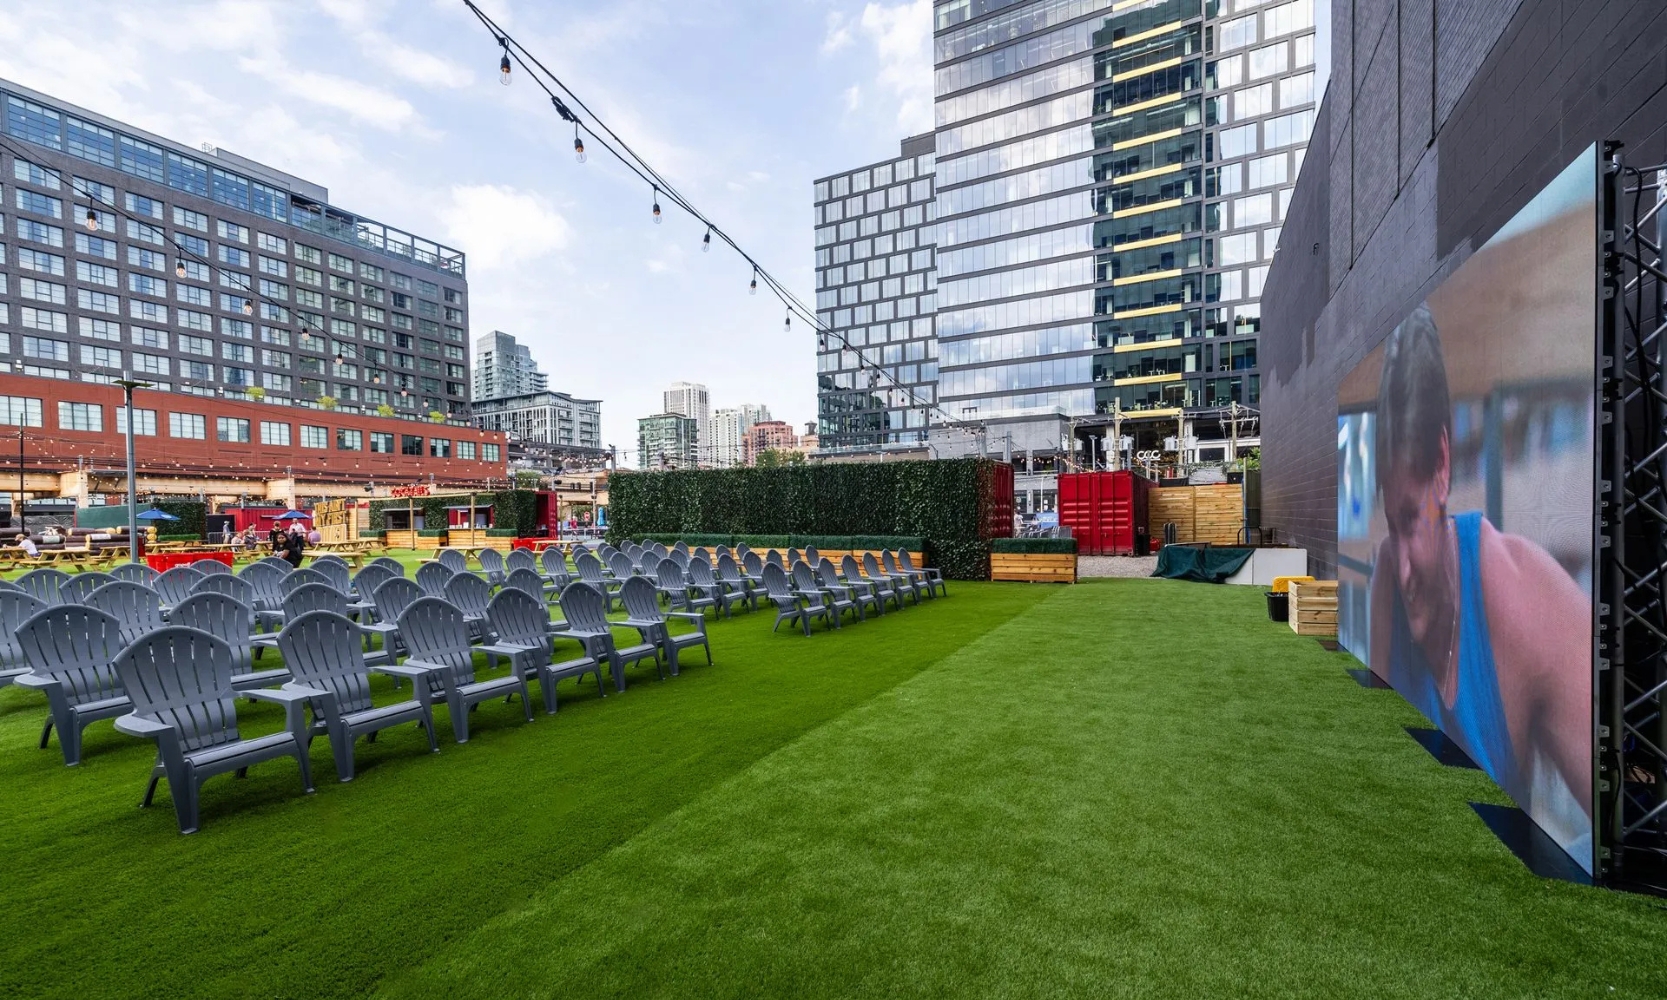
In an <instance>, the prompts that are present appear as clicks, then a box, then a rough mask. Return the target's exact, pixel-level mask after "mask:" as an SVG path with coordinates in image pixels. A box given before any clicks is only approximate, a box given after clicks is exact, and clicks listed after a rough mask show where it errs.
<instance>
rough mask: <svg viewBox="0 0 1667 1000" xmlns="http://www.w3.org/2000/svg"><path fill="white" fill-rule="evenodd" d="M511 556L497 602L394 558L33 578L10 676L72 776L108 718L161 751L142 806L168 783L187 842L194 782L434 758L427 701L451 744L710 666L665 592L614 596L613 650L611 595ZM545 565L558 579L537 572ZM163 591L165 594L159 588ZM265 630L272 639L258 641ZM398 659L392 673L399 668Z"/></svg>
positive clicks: (8, 600)
mask: <svg viewBox="0 0 1667 1000" xmlns="http://www.w3.org/2000/svg"><path fill="white" fill-rule="evenodd" d="M517 555H519V556H524V558H512V559H510V560H504V565H503V572H502V581H501V586H500V587H499V589H498V592H497V593H496V594H495V595H493V594H491V593H490V591H491V584H490V582H489V581H488V580H487V579H483V578H481V577H479V576H476V575H474V574H472V573H468V572H467V571H464V572H450V567H449V566H445V564H444V563H434V564H426V565H425V566H424V568H423V569H424V570H427V569H428V568H429V566H444V567H445V569H446V570H447V573H446V578H445V579H444V580H443V581H439V582H436V581H435V577H436V574H433V573H429V574H427V577H428V579H427V580H426V581H425V582H426V583H427V584H428V585H429V586H430V587H434V586H437V587H438V588H439V590H440V591H441V593H439V594H433V593H427V592H425V591H426V588H425V587H424V585H423V584H421V583H419V582H418V581H416V580H411V579H407V578H406V577H405V576H404V575H403V574H404V571H403V568H402V567H401V566H400V565H399V564H398V563H397V562H395V561H394V560H391V559H389V560H377V561H373V562H372V563H371V564H369V565H367V566H366V567H365V568H364V569H362V570H360V571H359V573H358V574H357V575H349V574H348V573H347V572H346V570H347V567H346V564H345V563H342V564H341V565H340V567H339V569H340V572H339V573H338V572H337V567H336V566H335V565H334V564H333V563H332V562H326V561H324V560H320V561H319V563H315V565H314V567H313V568H311V569H309V570H291V569H290V567H289V566H288V564H287V563H284V564H282V567H281V568H280V567H279V566H276V565H273V563H274V562H281V561H277V560H272V561H262V562H261V563H257V564H254V565H252V566H249V567H246V568H245V569H244V570H243V572H242V573H240V574H237V575H233V574H230V573H227V572H221V571H218V570H208V571H206V572H204V571H203V570H200V569H197V568H196V566H195V565H192V566H185V567H176V569H174V570H169V571H168V572H167V573H160V574H157V573H154V571H149V570H148V567H141V566H134V567H132V568H131V570H130V572H128V573H125V574H120V575H118V574H111V575H110V578H109V579H108V580H100V581H98V583H97V585H96V586H90V589H89V585H86V584H74V585H72V581H73V580H74V578H71V577H69V576H68V575H67V574H59V576H58V577H47V578H40V577H37V578H34V579H32V580H30V581H29V584H30V586H28V587H25V586H22V584H23V582H24V581H23V580H20V581H19V585H18V586H12V585H7V586H4V587H0V633H4V635H3V640H4V641H0V663H3V664H4V665H5V667H4V669H5V670H6V673H5V674H4V675H3V677H4V680H5V681H10V682H13V683H17V684H19V685H20V686H24V687H29V688H31V689H35V690H39V691H41V692H42V693H43V694H44V695H45V696H46V698H47V700H48V704H49V710H50V711H49V718H48V721H47V723H46V727H45V729H44V731H43V733H42V739H41V745H42V747H43V748H45V747H46V746H47V743H48V741H49V739H50V736H51V733H52V731H53V729H57V731H58V733H59V742H60V746H61V748H62V750H63V754H64V759H65V763H66V764H70V765H74V764H77V763H79V762H80V760H81V742H82V733H83V731H84V730H85V729H86V727H87V726H88V725H90V724H91V723H93V722H96V721H99V720H102V719H112V718H113V719H116V720H117V728H118V729H119V730H120V731H122V732H124V733H128V734H129V735H134V736H139V737H142V738H148V739H153V740H155V741H156V743H157V761H156V765H155V767H154V768H153V770H152V774H151V778H150V783H149V785H148V786H147V788H146V792H145V795H144V799H143V802H142V804H143V805H147V806H148V805H149V804H150V802H151V800H152V797H153V795H154V793H155V789H156V785H157V783H158V782H159V781H160V780H162V779H163V778H166V779H167V780H168V783H169V789H170V793H171V795H172V797H173V800H174V805H175V810H176V813H177V816H178V820H179V826H180V829H181V831H182V832H185V833H190V832H193V831H194V830H195V829H196V828H197V822H198V819H197V814H198V796H199V791H200V789H201V787H202V783H203V782H204V781H205V780H206V779H208V778H210V777H213V776H215V775H218V774H224V773H227V772H230V771H237V772H239V773H242V772H243V771H244V770H246V769H247V768H248V767H250V766H252V765H255V764H259V763H262V762H265V761H267V760H271V759H274V758H278V757H284V756H294V757H296V759H297V760H298V762H299V764H300V768H301V773H302V784H303V786H304V787H305V789H306V790H307V791H309V792H310V791H311V790H312V781H311V774H310V770H309V766H308V761H307V755H306V748H307V746H308V745H309V744H310V743H311V741H312V740H313V739H314V738H316V737H317V736H320V735H322V736H326V737H327V738H328V739H329V740H330V743H331V749H332V754H333V757H334V760H335V764H336V769H337V775H338V777H339V778H340V779H341V780H342V781H349V780H351V779H352V777H353V775H354V759H353V746H354V743H355V741H356V740H357V738H358V737H359V736H368V737H369V738H371V739H373V740H374V738H375V733H376V732H378V731H379V730H381V729H384V728H387V727H388V726H391V725H397V724H400V723H403V722H416V723H418V724H420V725H422V726H423V727H424V729H425V730H426V731H427V733H428V736H429V745H430V749H431V750H435V749H437V748H438V743H437V741H436V739H435V732H434V720H433V713H432V706H433V704H434V703H435V702H442V703H444V704H445V705H446V706H447V707H448V709H449V716H450V719H451V721H452V727H453V734H454V736H455V738H456V739H457V741H458V742H459V743H462V742H466V741H467V740H468V737H469V713H470V711H471V709H473V707H474V706H476V705H478V704H480V703H482V702H486V701H490V700H492V699H494V698H498V697H505V696H507V697H512V698H513V697H519V698H520V699H521V701H522V705H523V710H524V712H525V715H526V718H527V719H528V720H530V719H531V718H532V708H531V704H530V695H529V684H530V683H532V682H537V683H538V684H539V687H540V689H541V692H542V694H543V701H544V707H545V711H546V712H548V713H553V712H555V711H556V710H557V696H556V686H557V684H558V682H559V681H561V680H564V679H567V678H572V677H580V678H582V677H584V676H587V675H588V676H592V677H593V678H594V679H595V681H596V683H597V686H598V689H599V691H600V690H601V688H602V683H603V682H602V670H603V665H604V664H606V665H607V667H608V669H609V670H610V671H611V672H612V673H613V675H614V683H615V688H616V690H619V691H623V690H624V688H625V669H626V667H628V666H630V665H631V664H633V663H637V662H641V661H643V660H650V659H651V660H653V661H654V663H655V668H656V672H657V674H659V676H661V677H663V676H664V672H663V670H662V664H661V658H662V655H663V656H664V658H665V660H666V664H667V665H668V666H669V669H670V671H671V673H672V674H673V675H676V674H677V673H678V670H679V654H680V653H681V652H683V651H685V650H687V649H689V648H691V647H693V646H695V645H700V646H702V647H703V648H704V651H705V654H706V659H707V661H708V662H711V646H710V643H709V641H708V640H707V637H706V629H705V619H704V617H703V616H702V615H701V614H699V613H698V612H689V611H684V612H678V611H675V610H673V611H670V612H667V611H663V610H661V608H660V606H659V591H658V590H657V588H656V586H655V585H654V584H653V583H651V582H650V581H648V580H647V579H642V578H638V579H633V580H630V581H626V585H625V586H623V587H622V588H621V600H622V601H623V602H624V603H625V605H626V608H627V612H628V615H629V617H628V618H627V620H626V621H625V622H623V623H620V624H622V625H624V626H625V627H628V628H632V629H635V630H636V631H637V633H638V635H639V637H640V640H641V641H640V642H638V643H635V644H630V645H622V644H620V643H618V642H616V640H615V637H614V634H613V623H610V622H609V620H608V618H607V614H608V611H609V609H610V602H609V600H608V598H607V596H606V594H607V592H606V590H603V589H598V588H593V587H591V586H589V585H587V584H585V583H583V582H573V581H571V580H569V579H568V578H567V577H568V575H567V572H566V562H565V559H564V558H562V557H561V554H560V553H559V552H555V553H554V556H555V558H554V559H552V558H550V555H551V553H549V552H547V553H545V558H544V559H542V560H536V559H535V558H534V557H533V556H532V554H531V553H512V557H513V556H517ZM446 562H447V563H450V562H453V560H450V559H447V560H446ZM320 563H322V564H323V565H322V566H321V565H320ZM487 563H488V567H490V565H491V564H492V563H493V560H492V559H491V558H490V557H489V558H488V559H487ZM540 563H542V566H543V568H545V569H547V570H553V572H548V573H545V574H540V573H539V572H537V569H536V568H535V567H538V566H539V565H540ZM552 564H554V565H552ZM214 565H216V566H218V565H220V564H218V563H216V564H214ZM123 568H124V569H127V567H123ZM181 569H183V570H187V571H189V572H186V573H180V572H178V571H179V570H181ZM141 571H143V572H141ZM489 572H490V569H489ZM170 574H175V575H173V576H171V577H170ZM83 575H86V574H83ZM101 575H102V574H101ZM418 576H419V577H422V576H424V573H423V571H419V574H418ZM164 578H168V580H167V584H166V593H164V588H163V587H162V586H159V584H162V583H163V580H164ZM186 584H189V586H186ZM557 587H560V588H561V589H560V590H559V591H557V593H559V598H558V602H559V604H560V607H561V609H562V610H563V612H564V616H565V620H563V621H553V620H552V619H551V617H550V608H549V596H550V594H551V593H552V591H553V588H557ZM37 594H38V595H41V596H36V595H37ZM42 596H49V597H52V598H54V600H53V602H52V603H48V602H47V601H46V600H43V599H42ZM352 615H360V616H361V617H362V618H363V621H360V622H355V621H353V620H352V618H351V617H350V616H352ZM674 618H686V619H690V620H693V622H694V624H695V628H694V631H692V632H684V633H673V632H672V631H671V630H670V628H669V627H668V623H669V621H670V620H672V619H674ZM262 624H266V625H270V626H274V627H277V626H281V630H279V631H277V632H275V633H272V632H269V633H266V634H262V633H260V632H258V631H257V629H258V628H260V627H261V625H262ZM375 635H379V636H380V637H381V638H382V648H381V649H380V650H374V651H373V650H371V649H370V648H369V647H370V643H369V642H368V637H369V636H375ZM558 640H572V641H574V642H576V643H577V644H578V645H579V647H580V654H581V655H579V656H578V657H576V658H574V659H569V660H565V661H562V662H555V659H556V653H555V648H554V647H555V644H556V642H557V641H558ZM271 647H275V648H277V649H278V650H279V652H280V653H281V655H282V657H283V663H284V666H283V667H282V668H279V669H273V670H257V669H255V664H254V658H255V657H256V656H258V655H259V652H260V651H261V650H262V649H263V648H271ZM476 651H479V652H482V653H484V654H486V656H487V657H488V658H489V660H490V661H491V662H492V663H496V662H497V661H498V660H499V659H500V658H502V659H504V660H506V661H507V662H508V663H509V665H510V667H511V669H510V671H509V674H508V676H505V677H498V678H491V679H478V678H477V676H476V669H475V665H474V653H475V652H476ZM399 656H404V657H405V659H404V662H403V663H398V662H396V660H397V658H398V657H399ZM371 673H383V674H385V675H388V676H391V677H393V678H395V680H396V684H397V683H399V682H400V681H408V682H410V683H411V686H412V697H411V698H410V699H408V700H405V701H402V702H399V703H397V704H394V705H384V706H377V705H374V704H373V703H372V702H371V700H370V687H369V676H370V674H371ZM0 682H3V681H0ZM240 697H241V698H247V699H250V700H254V701H266V702H272V703H277V704H282V705H283V706H284V707H285V712H286V726H285V729H284V730H283V731H282V732H279V733H275V734H272V735H271V736H265V737H258V738H252V739H244V738H243V737H242V736H241V735H240V733H239V730H238V727H237V718H236V711H235V704H236V699H237V698H240ZM309 715H310V721H309Z"/></svg>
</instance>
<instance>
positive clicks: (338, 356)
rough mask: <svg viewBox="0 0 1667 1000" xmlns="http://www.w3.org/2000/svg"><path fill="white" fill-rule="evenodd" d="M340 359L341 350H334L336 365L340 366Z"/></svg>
mask: <svg viewBox="0 0 1667 1000" xmlns="http://www.w3.org/2000/svg"><path fill="white" fill-rule="evenodd" d="M342 360H343V359H342V352H340V351H337V352H336V366H337V367H340V366H341V363H342Z"/></svg>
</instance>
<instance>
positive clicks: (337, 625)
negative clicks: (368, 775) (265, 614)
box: [278, 611, 440, 781]
mask: <svg viewBox="0 0 1667 1000" xmlns="http://www.w3.org/2000/svg"><path fill="white" fill-rule="evenodd" d="M278 650H279V652H281V653H282V654H283V657H284V663H286V664H288V665H289V668H290V670H291V672H293V673H294V675H295V684H297V685H300V686H302V687H304V688H309V689H311V690H314V691H318V692H322V693H321V694H319V695H317V696H315V697H312V698H309V699H308V700H307V704H308V705H309V706H310V707H311V708H312V717H313V718H312V725H311V726H310V727H309V728H308V740H309V741H310V740H311V739H312V738H313V737H314V736H316V735H318V734H319V733H323V734H324V735H326V736H327V737H328V738H329V740H330V753H331V755H332V756H333V757H334V758H335V762H336V777H337V778H339V779H340V780H342V781H352V780H353V776H354V772H355V761H354V755H353V744H354V743H355V742H356V741H357V740H358V739H359V737H361V736H368V737H370V742H373V743H374V742H375V741H376V734H377V733H379V732H381V731H382V730H384V729H387V728H389V727H390V726H397V725H399V724H400V723H402V722H415V723H416V724H417V725H419V726H421V727H423V730H424V731H425V732H427V733H428V749H429V752H430V753H439V752H440V743H439V740H438V739H436V738H435V734H434V711H433V709H432V707H431V704H432V697H431V693H430V692H431V690H432V689H431V688H430V686H429V684H428V673H429V672H428V671H427V670H424V669H422V668H420V667H406V666H395V665H394V664H390V663H384V664H379V665H373V664H370V663H367V662H365V654H364V650H363V649H362V648H361V647H360V645H359V627H358V626H357V625H355V624H354V623H353V622H352V621H351V620H349V619H348V618H347V617H346V616H344V615H338V614H335V613H333V612H329V611H309V612H307V613H306V614H304V615H298V616H296V617H294V618H291V619H290V620H289V621H288V622H286V623H285V624H284V630H283V631H282V632H280V633H279V634H278ZM372 673H380V674H386V675H388V676H390V677H395V678H401V679H404V680H409V681H411V689H412V692H413V693H414V694H415V697H414V698H412V699H410V700H408V701H401V702H397V703H395V704H392V705H382V706H378V705H376V704H375V703H374V702H373V701H372V700H371V693H370V675H371V674H372Z"/></svg>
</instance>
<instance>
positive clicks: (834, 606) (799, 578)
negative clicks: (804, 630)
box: [793, 559, 857, 628]
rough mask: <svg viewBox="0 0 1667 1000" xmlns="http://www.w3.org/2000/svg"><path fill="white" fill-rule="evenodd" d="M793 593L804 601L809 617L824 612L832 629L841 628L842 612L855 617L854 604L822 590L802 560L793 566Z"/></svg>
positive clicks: (814, 574) (808, 565) (814, 573)
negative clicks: (847, 612) (831, 624)
mask: <svg viewBox="0 0 1667 1000" xmlns="http://www.w3.org/2000/svg"><path fill="white" fill-rule="evenodd" d="M793 592H794V593H796V594H799V595H800V596H802V597H803V598H804V599H805V609H806V611H807V612H809V614H810V615H811V617H817V615H818V612H826V615H825V617H827V619H828V621H830V622H831V623H833V627H834V628H842V627H843V626H842V624H841V622H840V619H841V618H842V617H844V612H846V611H849V612H851V617H853V618H855V617H856V616H857V605H856V602H854V601H851V600H848V599H842V598H840V597H839V596H838V595H836V594H832V593H829V592H828V591H827V590H826V589H824V588H823V587H822V584H821V582H820V581H818V580H817V579H816V572H815V571H814V570H812V569H811V568H810V564H809V563H807V562H805V561H804V560H803V559H801V560H799V561H798V562H796V563H794V564H793Z"/></svg>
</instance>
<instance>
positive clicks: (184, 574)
mask: <svg viewBox="0 0 1667 1000" xmlns="http://www.w3.org/2000/svg"><path fill="white" fill-rule="evenodd" d="M202 578H203V571H202V570H200V569H198V568H197V567H195V566H192V565H191V564H189V563H187V564H185V565H184V566H175V567H174V568H173V569H171V570H169V571H168V572H166V573H163V574H162V575H161V576H159V577H157V578H156V582H155V583H153V584H151V589H152V590H155V591H156V592H157V593H158V594H160V595H161V596H162V603H164V604H167V605H169V606H172V605H175V604H178V603H179V602H180V601H183V600H185V599H186V598H187V597H190V596H191V588H192V587H195V586H196V585H197V581H198V580H201V579H202Z"/></svg>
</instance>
